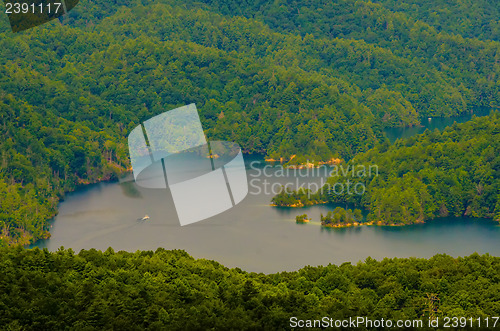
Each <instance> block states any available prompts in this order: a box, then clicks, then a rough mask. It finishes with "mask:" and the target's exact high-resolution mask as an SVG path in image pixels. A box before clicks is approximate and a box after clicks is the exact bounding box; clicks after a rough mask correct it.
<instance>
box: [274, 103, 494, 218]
mask: <svg viewBox="0 0 500 331" xmlns="http://www.w3.org/2000/svg"><path fill="white" fill-rule="evenodd" d="M368 164H371V165H377V167H378V170H379V174H378V176H372V177H367V176H360V173H358V172H356V171H355V172H352V171H351V172H347V173H346V175H345V176H344V175H343V174H342V173H340V175H338V176H337V175H334V176H331V177H330V178H329V179H328V183H327V184H326V185H325V187H324V188H323V189H322V190H321V191H319V192H317V194H311V195H309V196H306V197H305V198H306V201H315V200H327V201H329V202H337V203H338V202H344V203H352V204H354V205H357V206H362V207H364V208H366V209H368V210H369V214H368V221H373V222H375V223H378V224H391V225H392V224H397V225H404V224H412V223H415V222H423V221H426V220H429V219H432V218H435V217H439V216H448V215H452V216H470V217H484V218H494V219H495V220H498V221H500V114H499V112H495V113H493V114H492V115H490V116H485V117H478V118H474V119H473V120H472V121H469V122H466V123H462V124H457V123H455V124H454V125H453V126H451V127H449V128H447V129H445V130H444V131H443V132H439V131H437V130H435V131H430V130H427V131H426V132H425V133H423V134H421V135H417V136H414V137H411V138H407V139H399V140H397V141H396V143H395V144H393V145H389V144H388V143H384V144H381V145H379V146H376V147H375V148H373V149H371V150H369V151H368V152H366V153H361V154H359V155H357V156H356V157H354V158H353V159H352V160H350V161H349V163H348V164H347V165H345V167H346V168H347V167H351V168H352V167H356V166H357V165H365V166H366V165H368ZM348 181H349V182H350V186H351V187H353V186H355V185H356V184H357V183H362V184H363V185H364V186H365V187H366V192H365V193H364V194H354V193H353V192H351V194H349V193H348V192H347V190H344V191H343V192H341V190H340V189H337V188H336V187H335V185H338V184H337V183H339V184H341V185H343V186H347V182H348ZM338 187H341V186H338ZM297 193H298V192H290V193H288V195H289V196H291V197H294V196H296V195H297ZM281 200H284V201H285V200H286V198H283V197H281ZM281 200H280V201H281ZM296 203H297V202H296Z"/></svg>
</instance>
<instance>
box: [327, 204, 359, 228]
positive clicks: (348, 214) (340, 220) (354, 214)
mask: <svg viewBox="0 0 500 331" xmlns="http://www.w3.org/2000/svg"><path fill="white" fill-rule="evenodd" d="M362 220H363V214H362V213H361V210H359V209H354V211H352V210H351V209H348V210H345V209H344V208H342V207H337V208H335V209H334V210H333V211H329V212H328V213H327V214H326V216H323V214H321V225H322V226H324V227H329V228H345V227H351V226H360V225H363V223H362Z"/></svg>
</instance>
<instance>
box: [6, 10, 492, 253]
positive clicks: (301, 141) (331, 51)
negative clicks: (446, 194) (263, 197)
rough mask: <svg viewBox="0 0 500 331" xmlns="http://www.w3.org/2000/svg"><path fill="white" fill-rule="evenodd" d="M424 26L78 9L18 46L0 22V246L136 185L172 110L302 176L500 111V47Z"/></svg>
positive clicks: (308, 13)
mask: <svg viewBox="0 0 500 331" xmlns="http://www.w3.org/2000/svg"><path fill="white" fill-rule="evenodd" d="M409 4H410V3H409ZM410 7H411V8H413V7H412V6H410ZM476 7H477V10H476V11H475V12H474V13H475V15H476V16H478V17H479V16H480V17H482V18H481V19H487V17H488V16H484V15H482V14H481V13H483V12H485V13H486V12H489V9H488V8H489V7H488V6H487V5H484V6H480V5H475V7H474V8H476ZM456 13H458V11H457V12H456ZM421 15H423V14H422V13H421V12H418V11H416V10H414V9H408V10H406V11H405V10H402V9H401V7H396V5H394V4H391V3H389V2H387V3H384V2H382V3H380V4H377V3H371V2H364V1H354V0H344V1H340V2H336V3H332V2H329V1H320V2H316V1H314V2H313V1H308V2H307V1H306V2H304V3H303V4H301V5H300V6H299V5H298V4H297V3H295V2H291V1H288V2H287V1H276V2H270V3H267V2H249V3H247V2H242V1H239V2H238V1H236V2H235V1H227V2H224V1H220V2H217V1H213V2H211V1H210V2H208V1H207V2H206V3H200V2H193V1H183V2H179V1H174V0H161V1H149V0H143V1H141V0H129V1H120V2H118V1H95V0H82V1H81V2H80V3H79V5H78V6H77V7H75V9H73V10H72V11H71V12H70V14H69V15H67V16H65V17H64V18H63V19H62V22H60V21H53V22H51V23H48V24H45V25H43V26H40V27H36V28H34V29H31V30H27V31H24V32H22V33H19V34H13V33H12V32H11V31H10V30H9V26H8V20H7V17H6V16H5V15H3V16H2V19H0V116H1V122H0V128H1V134H2V137H3V138H4V139H2V140H1V141H0V152H1V155H2V162H1V163H0V190H1V191H2V193H1V196H0V199H1V200H0V202H1V203H0V231H1V238H0V245H7V244H11V243H15V242H19V243H26V242H28V241H33V240H36V239H39V238H43V237H46V236H48V233H47V231H46V228H45V227H46V219H47V218H49V217H50V216H52V215H54V213H56V212H57V210H56V207H57V202H58V201H60V199H61V198H62V197H63V195H64V192H66V191H69V190H72V189H74V188H75V187H76V186H77V185H79V184H85V183H91V182H96V181H99V180H103V179H109V178H113V177H115V176H116V175H117V174H120V173H122V172H124V171H126V169H127V168H128V167H129V161H128V157H127V147H126V136H127V135H128V133H129V131H130V130H131V129H132V128H133V127H135V126H136V125H137V124H138V123H140V122H141V121H143V120H145V119H148V118H150V117H152V116H154V115H156V114H159V113H161V112H164V111H166V110H168V109H171V108H173V107H176V106H180V105H184V104H189V103H192V102H195V103H196V104H197V106H198V108H199V110H200V115H201V119H202V121H203V124H204V128H205V129H206V134H207V136H208V138H209V139H221V140H232V141H235V142H238V143H239V144H240V145H241V146H242V147H243V150H244V151H245V152H258V153H262V154H266V155H267V156H269V157H272V158H279V157H284V158H289V157H291V156H292V155H297V156H296V158H295V160H296V161H297V162H302V161H305V160H307V159H309V160H314V161H320V160H323V161H324V160H328V159H330V158H332V157H336V158H343V159H350V158H352V157H354V156H355V155H357V154H359V153H362V152H366V151H368V150H369V149H370V148H373V147H374V146H376V145H381V144H384V143H387V138H386V137H385V136H384V134H383V129H384V128H385V127H394V126H410V125H416V124H418V123H419V120H420V119H421V118H422V117H427V116H450V115H454V114H457V113H462V112H469V111H474V110H475V109H476V108H477V107H485V106H486V107H493V108H496V107H498V105H499V104H500V102H499V99H498V98H499V95H500V93H499V86H498V77H499V70H500V64H499V63H500V61H499V57H500V52H499V50H500V43H499V42H498V40H488V39H495V38H487V36H485V35H483V34H478V33H477V29H476V28H475V27H474V26H472V25H470V26H468V25H467V24H462V25H460V27H458V26H455V27H453V26H450V28H449V29H443V28H442V27H440V26H441V25H447V21H443V20H438V21H429V20H420V16H421ZM457 15H458V14H457ZM483 16H484V17H483ZM463 19H464V20H465V18H463ZM436 22H439V24H440V26H437V27H434V26H433V24H435V23H436ZM454 22H455V21H454ZM455 23H456V22H455ZM455 23H454V24H455ZM436 24H437V23H436ZM455 25H456V24H455ZM494 29H495V24H494V22H493V23H491V31H492V32H491V34H492V35H494V31H496V30H494ZM460 33H463V35H460ZM7 196H8V197H7ZM23 202H26V203H23ZM21 206H22V208H21Z"/></svg>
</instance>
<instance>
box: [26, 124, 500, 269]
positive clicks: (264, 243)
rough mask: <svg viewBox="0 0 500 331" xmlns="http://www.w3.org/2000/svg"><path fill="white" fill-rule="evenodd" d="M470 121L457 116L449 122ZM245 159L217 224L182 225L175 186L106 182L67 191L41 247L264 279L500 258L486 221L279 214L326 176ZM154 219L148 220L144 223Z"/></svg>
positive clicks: (496, 236) (499, 234) (314, 211)
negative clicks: (335, 221)
mask: <svg viewBox="0 0 500 331" xmlns="http://www.w3.org/2000/svg"><path fill="white" fill-rule="evenodd" d="M466 118H467V117H458V118H454V119H452V121H451V123H449V124H453V122H454V121H457V122H459V121H463V120H466ZM432 121H434V120H431V122H432ZM424 124H425V122H424ZM449 124H443V126H441V127H438V128H442V127H444V126H445V125H449ZM245 161H246V164H247V175H248V180H249V194H248V196H247V197H246V198H245V199H244V200H243V201H242V202H241V203H240V204H239V205H237V206H236V207H234V208H232V209H230V210H228V211H226V212H224V213H222V214H219V215H217V216H214V217H212V218H210V219H207V220H204V221H202V222H199V223H195V224H191V225H188V226H184V227H181V226H179V223H178V220H177V215H176V212H175V208H174V205H173V202H172V200H171V196H170V193H169V192H168V191H167V190H151V189H142V188H139V187H137V186H136V185H135V184H134V183H133V182H131V181H128V182H123V183H100V184H96V185H90V186H87V187H85V188H83V189H80V190H78V191H76V192H73V193H70V194H68V195H67V197H66V200H65V201H63V202H62V203H61V204H60V206H59V215H58V216H57V217H55V219H54V220H53V222H52V223H51V224H52V228H51V233H52V238H51V239H49V240H42V241H39V242H37V243H36V244H35V245H33V246H39V247H47V248H48V249H49V250H52V251H53V250H57V249H58V248H59V247H61V246H64V247H65V248H69V247H71V248H73V249H74V250H75V251H79V250H80V249H89V248H97V249H100V250H105V249H107V248H108V247H110V246H111V247H113V248H114V249H115V251H117V250H127V251H136V250H155V249H156V248H158V247H164V248H166V249H184V250H186V251H187V252H188V253H189V254H191V255H192V256H194V257H195V258H206V259H213V260H216V261H218V262H220V263H222V264H224V265H225V266H228V267H240V268H242V269H244V270H247V271H256V272H265V273H271V272H278V271H284V270H287V271H291V270H297V269H299V268H301V267H303V266H305V265H313V266H316V265H327V264H329V263H334V264H341V263H343V262H346V261H349V262H353V263H356V262H358V261H360V260H361V261H363V260H365V259H366V258H367V257H368V256H371V257H373V258H375V259H383V258H385V257H411V256H415V257H424V258H427V257H431V256H433V255H435V254H437V253H446V254H449V255H452V256H464V255H470V254H472V253H474V252H478V253H480V254H482V253H490V254H492V255H500V243H499V242H500V226H498V225H497V224H498V223H495V222H493V221H491V220H486V219H470V218H443V219H437V220H433V221H429V222H428V223H426V224H418V225H411V226H405V227H377V226H363V227H358V228H346V229H324V228H322V227H321V226H320V222H319V218H320V214H321V213H323V214H326V212H328V211H329V210H332V209H333V208H335V206H333V205H319V206H311V207H305V208H276V207H270V206H269V204H270V200H271V198H272V197H273V195H274V194H273V190H274V191H276V190H278V188H279V187H280V185H282V184H287V183H288V184H290V185H292V186H296V185H302V184H304V185H307V184H308V183H309V185H311V186H310V187H311V188H314V185H320V184H321V183H322V182H323V181H324V180H325V179H326V175H327V170H325V169H321V171H318V170H317V169H316V170H315V171H314V172H313V171H311V170H309V171H308V172H306V171H305V170H304V171H302V172H301V173H299V172H298V171H297V172H295V173H294V172H293V171H290V172H289V173H283V172H282V171H281V168H280V167H277V166H275V167H271V166H269V165H267V167H266V164H265V163H264V162H260V161H262V160H261V159H259V158H256V157H251V156H246V157H245ZM264 167H265V168H264ZM306 187H307V186H306ZM304 213H306V214H307V215H308V216H309V217H310V218H312V222H311V223H309V224H296V223H295V216H296V215H299V214H304ZM146 214H147V215H149V216H150V219H149V220H148V221H138V219H139V218H141V217H143V216H144V215H146Z"/></svg>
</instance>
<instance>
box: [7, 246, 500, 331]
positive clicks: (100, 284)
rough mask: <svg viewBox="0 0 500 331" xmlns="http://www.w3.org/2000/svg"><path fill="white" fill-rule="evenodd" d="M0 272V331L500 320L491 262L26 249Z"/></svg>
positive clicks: (499, 266)
mask: <svg viewBox="0 0 500 331" xmlns="http://www.w3.org/2000/svg"><path fill="white" fill-rule="evenodd" d="M0 265H1V267H2V272H1V273H0V288H1V289H2V291H1V292H0V311H1V314H0V325H3V326H4V328H5V329H7V330H60V329H68V328H70V329H77V330H102V329H120V330H144V329H148V330H167V329H168V330H226V329H228V330H229V329H231V330H287V329H290V318H291V317H292V316H295V317H297V318H298V319H304V320H307V319H320V318H322V317H323V316H327V317H329V318H333V319H346V318H349V317H356V316H365V317H368V318H370V319H380V318H384V319H385V320H388V319H392V320H405V319H422V320H424V321H427V320H428V318H429V315H430V313H431V311H432V313H433V314H434V315H435V316H436V317H439V318H441V319H442V318H443V317H445V316H451V317H454V316H466V317H467V318H469V317H472V318H485V317H490V318H491V317H492V316H499V314H500V287H499V281H500V278H499V275H500V258H498V257H492V256H489V255H483V256H480V255H478V254H474V255H471V256H469V257H464V258H458V259H455V258H452V257H450V256H446V255H436V256H434V257H432V258H430V259H416V258H410V259H397V258H395V259H384V260H382V261H375V260H374V259H371V258H368V259H366V261H365V262H363V263H361V262H360V263H358V264H356V265H352V264H351V263H344V264H342V265H341V266H336V265H328V266H324V267H310V266H307V267H305V268H303V269H301V270H298V271H294V272H281V273H277V274H269V275H265V274H256V273H248V272H244V271H242V270H240V269H228V268H226V267H224V266H222V265H220V264H219V263H217V262H214V261H208V260H195V259H193V258H192V257H190V256H189V255H188V254H187V253H185V252H183V251H166V250H164V249H158V250H157V251H156V252H151V251H142V252H141V251H138V252H136V253H127V252H113V250H112V249H108V250H107V251H106V252H100V251H96V250H93V249H92V250H88V251H85V250H82V251H81V252H80V253H78V254H75V253H74V252H73V251H71V250H63V249H61V250H59V251H57V252H54V253H50V252H48V251H47V250H40V249H38V248H36V249H33V250H25V249H22V248H20V247H18V248H0ZM429 295H435V296H436V297H437V298H438V299H439V300H436V301H435V302H434V303H432V302H431V301H430V300H429V299H428V296H429ZM441 321H442V320H441ZM426 323H427V322H426ZM424 325H426V324H424ZM475 325H476V326H477V324H475ZM483 325H484V321H483ZM441 326H442V324H441ZM346 329H349V328H346ZM352 329H354V328H352ZM365 329H366V328H363V327H361V328H358V330H365ZM372 329H373V328H372ZM476 329H478V328H476ZM490 329H491V328H490Z"/></svg>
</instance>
